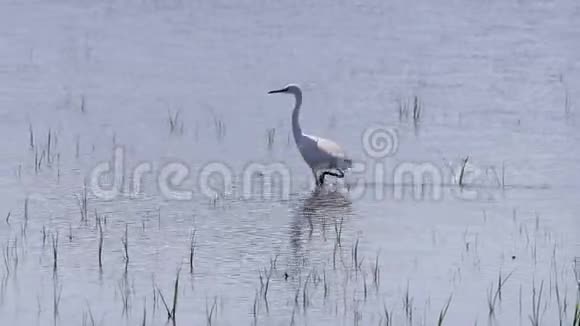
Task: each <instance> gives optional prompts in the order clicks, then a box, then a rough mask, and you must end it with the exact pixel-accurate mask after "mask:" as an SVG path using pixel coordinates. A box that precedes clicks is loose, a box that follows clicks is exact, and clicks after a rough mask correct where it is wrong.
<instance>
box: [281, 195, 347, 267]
mask: <svg viewBox="0 0 580 326" xmlns="http://www.w3.org/2000/svg"><path fill="white" fill-rule="evenodd" d="M350 215H352V202H351V201H350V199H349V198H348V195H345V194H344V193H341V192H339V191H328V190H325V189H317V190H314V191H313V192H311V193H310V194H309V195H308V197H306V198H304V199H301V200H300V202H299V205H298V206H297V207H296V209H295V211H294V214H293V216H292V222H291V226H290V245H291V248H292V254H293V256H294V260H295V261H294V263H295V264H296V265H302V263H303V262H304V260H305V259H306V258H307V252H308V250H307V249H304V248H303V244H304V243H306V242H308V241H309V240H311V239H312V237H313V233H314V230H315V228H317V227H318V228H320V231H321V232H320V233H321V235H322V237H323V238H325V237H326V232H329V231H331V230H334V229H333V228H334V226H333V225H334V221H335V220H336V219H340V218H345V220H346V219H347V217H348V216H350ZM331 232H334V231H331Z"/></svg>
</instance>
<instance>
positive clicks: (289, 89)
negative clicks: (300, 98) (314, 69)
mask: <svg viewBox="0 0 580 326" xmlns="http://www.w3.org/2000/svg"><path fill="white" fill-rule="evenodd" d="M274 93H287V94H294V95H298V94H301V93H302V92H301V91H300V87H298V85H295V84H289V85H286V87H284V88H281V89H277V90H273V91H269V92H268V94H274Z"/></svg>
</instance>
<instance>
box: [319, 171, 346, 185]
mask: <svg viewBox="0 0 580 326" xmlns="http://www.w3.org/2000/svg"><path fill="white" fill-rule="evenodd" d="M336 171H337V173H335V172H330V171H324V172H322V174H321V175H320V180H319V182H320V184H323V183H324V177H326V176H327V175H331V176H333V177H336V178H344V172H343V171H342V170H341V169H336Z"/></svg>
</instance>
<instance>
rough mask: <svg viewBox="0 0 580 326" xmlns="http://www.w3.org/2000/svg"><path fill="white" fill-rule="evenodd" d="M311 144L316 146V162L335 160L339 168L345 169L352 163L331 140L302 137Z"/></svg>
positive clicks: (309, 136) (308, 136) (310, 136)
mask: <svg viewBox="0 0 580 326" xmlns="http://www.w3.org/2000/svg"><path fill="white" fill-rule="evenodd" d="M304 136H305V137H307V138H308V139H309V140H310V141H312V143H313V144H316V150H317V151H318V152H319V155H317V156H319V157H318V159H317V160H320V161H327V160H328V159H336V163H335V164H337V165H338V166H337V167H339V168H343V169H347V168H350V167H351V165H352V161H351V160H350V159H348V158H347V157H346V154H345V152H344V150H343V149H342V148H341V147H340V145H338V144H337V143H335V142H333V141H332V140H329V139H326V138H321V137H316V136H312V135H304Z"/></svg>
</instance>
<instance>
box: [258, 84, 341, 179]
mask: <svg viewBox="0 0 580 326" xmlns="http://www.w3.org/2000/svg"><path fill="white" fill-rule="evenodd" d="M274 93H285V94H292V95H294V98H295V99H296V104H295V105H294V111H292V133H293V134H294V141H295V142H296V146H297V147H298V150H299V151H300V154H301V155H302V158H303V159H304V161H306V164H308V166H309V167H310V169H311V170H312V174H313V175H314V180H316V185H317V186H321V185H322V184H324V177H325V176H327V175H331V176H334V177H337V178H344V171H345V170H347V169H349V168H351V167H352V160H350V159H349V158H347V157H346V154H345V153H344V151H343V150H342V148H341V147H340V146H339V145H338V144H337V143H335V142H333V141H331V140H328V139H324V138H321V137H316V136H311V135H307V134H304V133H302V128H300V121H299V119H298V118H299V115H300V107H301V105H302V91H301V90H300V87H298V86H297V85H294V84H290V85H287V86H286V87H284V88H282V89H278V90H274V91H270V92H268V94H274ZM334 171H336V172H334ZM320 172H322V173H321V174H320V175H318V174H319V173H320Z"/></svg>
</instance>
